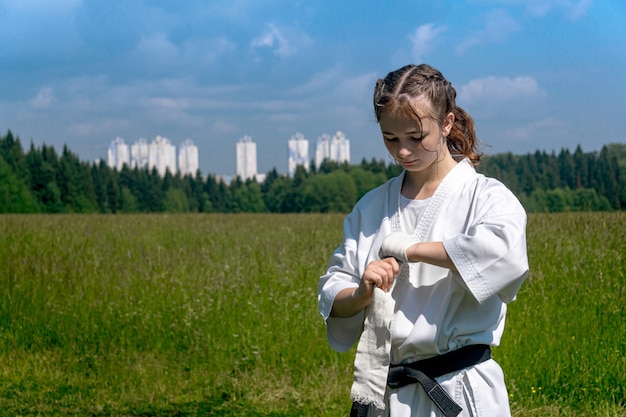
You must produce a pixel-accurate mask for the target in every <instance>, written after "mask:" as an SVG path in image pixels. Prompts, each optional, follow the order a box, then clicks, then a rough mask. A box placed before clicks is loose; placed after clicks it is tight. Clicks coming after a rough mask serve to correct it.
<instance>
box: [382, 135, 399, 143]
mask: <svg viewBox="0 0 626 417" xmlns="http://www.w3.org/2000/svg"><path fill="white" fill-rule="evenodd" d="M384 138H385V140H386V141H388V142H396V141H397V140H398V138H394V137H391V138H388V137H386V136H384Z"/></svg>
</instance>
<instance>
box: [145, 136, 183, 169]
mask: <svg viewBox="0 0 626 417" xmlns="http://www.w3.org/2000/svg"><path fill="white" fill-rule="evenodd" d="M148 153H149V156H148V167H149V168H150V169H152V168H156V170H157V172H158V173H159V175H160V176H162V177H163V176H165V172H166V171H167V170H169V171H170V173H172V174H175V173H176V147H175V146H174V145H172V143H171V142H170V140H169V139H167V138H164V137H162V136H157V137H156V138H154V140H153V141H152V143H151V144H150V148H149V152H148Z"/></svg>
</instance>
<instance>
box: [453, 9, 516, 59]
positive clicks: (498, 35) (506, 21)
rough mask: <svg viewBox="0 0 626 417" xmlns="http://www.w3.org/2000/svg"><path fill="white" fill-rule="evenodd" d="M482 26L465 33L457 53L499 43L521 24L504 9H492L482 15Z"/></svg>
mask: <svg viewBox="0 0 626 417" xmlns="http://www.w3.org/2000/svg"><path fill="white" fill-rule="evenodd" d="M483 19H484V22H483V27H482V28H481V29H480V30H477V31H475V32H474V33H471V34H469V35H467V37H466V38H465V39H464V40H463V41H462V42H461V43H460V44H459V45H458V46H457V48H456V51H457V53H458V54H464V53H465V52H467V50H469V49H470V48H473V47H475V46H480V45H484V44H491V43H499V42H502V41H504V40H506V39H507V38H508V37H509V36H510V35H511V34H512V33H514V32H516V31H518V30H520V29H521V25H520V24H519V23H518V22H517V20H515V19H514V18H513V17H511V15H509V13H508V12H507V11H505V10H492V11H490V12H488V13H487V14H485V15H484V16H483Z"/></svg>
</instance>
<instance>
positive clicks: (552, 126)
mask: <svg viewBox="0 0 626 417" xmlns="http://www.w3.org/2000/svg"><path fill="white" fill-rule="evenodd" d="M566 130H567V123H565V122H564V121H563V120H560V119H555V118H545V119H540V120H535V121H533V122H530V123H527V124H525V125H523V126H513V127H507V128H504V129H503V130H502V139H505V140H513V141H531V140H535V139H536V138H549V137H554V136H555V135H557V134H558V135H560V134H563V133H565V132H566Z"/></svg>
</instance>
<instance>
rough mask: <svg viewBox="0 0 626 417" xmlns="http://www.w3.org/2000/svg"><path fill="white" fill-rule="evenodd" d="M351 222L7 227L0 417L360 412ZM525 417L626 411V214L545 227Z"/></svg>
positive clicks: (508, 346) (514, 341) (164, 221)
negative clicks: (323, 298)
mask: <svg viewBox="0 0 626 417" xmlns="http://www.w3.org/2000/svg"><path fill="white" fill-rule="evenodd" d="M341 222H342V216H340V215H320V214H314V215H197V214H196V215H191V214H189V215H116V216H99V215H67V216H65V215H64V216H40V215H5V216H0V236H1V237H2V238H1V239H0V274H1V279H0V300H1V302H0V415H2V416H4V415H7V416H70V415H71V416H83V415H84V416H196V415H199V416H203V415H211V416H296V415H298V416H346V415H347V412H348V410H349V407H350V400H349V389H350V384H351V381H352V361H353V359H354V350H352V351H350V352H348V353H343V354H339V353H336V352H333V351H332V350H331V349H330V348H329V347H328V344H327V342H326V337H325V331H324V325H323V322H322V320H321V318H320V316H319V314H318V313H317V283H318V277H319V275H320V274H322V273H323V272H324V269H325V265H326V262H327V260H328V258H329V256H330V254H331V252H332V251H333V250H334V248H335V247H336V246H337V245H338V244H339V243H340V239H341V231H342V229H341ZM528 248H529V257H530V264H531V277H530V279H529V280H528V281H527V282H526V283H525V284H524V286H523V287H522V290H521V291H520V293H519V296H518V300H517V301H516V302H515V303H513V304H511V306H510V310H509V315H508V319H507V330H506V332H505V335H504V339H503V342H502V346H501V347H499V348H497V349H496V350H495V351H494V356H495V358H496V359H497V360H498V361H499V362H500V364H501V365H502V367H503V369H504V371H505V375H506V377H507V383H508V387H509V391H510V396H511V404H512V409H513V412H514V415H516V416H626V399H625V397H626V357H625V354H626V324H625V322H626V313H625V309H626V302H625V301H626V297H625V295H626V294H625V291H626V276H625V275H626V273H625V272H626V266H625V263H626V213H602V214H601V213H584V214H580V213H578V214H551V215H531V216H530V217H529V225H528Z"/></svg>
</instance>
